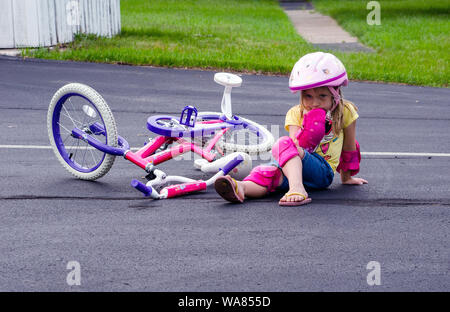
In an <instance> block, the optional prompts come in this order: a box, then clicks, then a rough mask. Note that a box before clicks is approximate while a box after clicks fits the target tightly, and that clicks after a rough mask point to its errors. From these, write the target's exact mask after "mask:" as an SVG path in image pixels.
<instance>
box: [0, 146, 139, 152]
mask: <svg viewBox="0 0 450 312" xmlns="http://www.w3.org/2000/svg"><path fill="white" fill-rule="evenodd" d="M0 148H5V149H8V148H9V149H52V147H51V146H50V145H0ZM67 148H68V149H75V148H77V146H67ZM78 148H79V149H82V150H84V149H86V146H85V145H84V146H78ZM89 149H95V148H94V147H89ZM139 149H140V148H137V147H132V148H131V150H132V151H137V150H139Z"/></svg>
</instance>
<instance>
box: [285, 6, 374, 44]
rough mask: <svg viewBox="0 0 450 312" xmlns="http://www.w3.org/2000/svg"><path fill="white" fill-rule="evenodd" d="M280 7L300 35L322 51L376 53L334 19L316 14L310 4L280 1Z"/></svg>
mask: <svg viewBox="0 0 450 312" xmlns="http://www.w3.org/2000/svg"><path fill="white" fill-rule="evenodd" d="M280 6H281V7H282V8H283V9H284V11H285V12H286V15H287V16H289V18H290V19H291V21H292V23H293V24H294V27H295V29H296V30H297V32H298V33H299V35H300V36H302V37H303V38H304V39H305V40H306V41H308V42H309V43H311V44H312V45H314V46H316V47H318V48H320V49H325V50H338V51H344V52H374V50H373V49H371V48H369V47H366V46H364V45H363V44H361V43H360V42H358V38H356V37H353V36H352V35H350V34H349V33H348V32H346V31H345V30H344V29H342V28H341V27H340V26H339V25H338V24H337V23H336V21H335V20H334V19H332V18H331V17H329V16H326V15H322V14H320V13H318V12H316V11H315V10H314V7H313V6H312V4H311V3H310V2H307V1H286V0H284V1H283V0H280Z"/></svg>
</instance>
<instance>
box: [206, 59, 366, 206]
mask: <svg viewBox="0 0 450 312" xmlns="http://www.w3.org/2000/svg"><path fill="white" fill-rule="evenodd" d="M347 84H348V78H347V72H346V71H345V67H344V65H343V64H342V63H341V61H340V60H339V59H338V58H337V57H335V56H334V55H332V54H329V53H323V52H315V53H310V54H307V55H305V56H303V57H302V58H300V60H298V62H297V63H296V64H295V65H294V68H293V69H292V72H291V76H290V79H289V88H290V89H291V91H292V92H297V91H301V96H300V105H296V106H294V107H292V108H291V109H290V110H289V111H288V113H287V115H286V122H285V128H286V130H287V131H289V136H284V137H281V138H280V139H279V140H278V141H277V142H276V143H275V144H274V145H273V147H272V155H273V157H274V161H273V162H272V163H270V164H267V165H260V166H257V167H255V168H253V170H252V171H251V172H250V174H249V175H248V176H247V177H246V178H245V179H244V180H243V181H236V180H235V179H233V178H231V177H230V176H224V177H221V178H218V179H217V180H216V182H215V184H214V187H215V189H216V191H217V193H218V194H219V195H220V196H222V197H223V198H224V199H226V200H228V201H230V202H233V203H242V202H243V201H244V199H245V198H246V197H252V198H259V197H263V196H264V195H266V194H268V193H270V192H274V191H279V190H280V191H287V193H286V194H285V195H284V196H283V197H282V198H281V199H280V201H279V204H280V205H281V206H298V205H304V204H307V203H309V202H311V198H309V197H308V192H307V191H306V189H305V187H306V188H309V189H323V188H327V187H328V186H329V185H330V184H331V183H332V182H333V178H334V173H335V172H336V171H337V172H339V173H340V176H341V181H342V183H343V184H356V185H358V184H366V183H368V182H367V181H366V180H364V179H361V178H357V177H354V175H356V174H357V173H358V172H359V163H360V161H361V154H360V148H359V144H358V142H357V141H356V119H357V118H358V113H357V112H356V110H357V108H356V106H354V104H353V103H351V102H349V101H346V100H344V99H343V98H342V92H341V89H340V87H341V86H346V85H347Z"/></svg>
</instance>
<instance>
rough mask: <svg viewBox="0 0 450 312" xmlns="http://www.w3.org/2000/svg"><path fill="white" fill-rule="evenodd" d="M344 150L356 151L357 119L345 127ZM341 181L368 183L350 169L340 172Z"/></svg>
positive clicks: (346, 182)
mask: <svg viewBox="0 0 450 312" xmlns="http://www.w3.org/2000/svg"><path fill="white" fill-rule="evenodd" d="M342 150H343V151H356V121H354V122H352V123H351V124H350V125H349V126H348V127H347V128H345V129H344V144H343V146H342ZM339 173H340V175H341V181H342V183H343V184H367V183H368V182H367V181H366V180H364V179H361V178H356V177H352V176H351V173H350V171H343V170H341V171H340V172H339Z"/></svg>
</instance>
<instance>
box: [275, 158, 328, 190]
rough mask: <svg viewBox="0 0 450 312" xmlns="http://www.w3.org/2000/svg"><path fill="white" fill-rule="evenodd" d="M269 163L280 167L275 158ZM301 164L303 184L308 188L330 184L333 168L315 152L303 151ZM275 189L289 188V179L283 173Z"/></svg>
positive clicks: (321, 187)
mask: <svg viewBox="0 0 450 312" xmlns="http://www.w3.org/2000/svg"><path fill="white" fill-rule="evenodd" d="M270 165H273V166H277V167H278V168H280V169H281V167H280V165H279V164H278V162H277V161H276V160H274V161H272V162H271V163H270ZM302 165H303V171H302V175H303V185H304V186H305V188H309V189H324V188H327V187H328V186H330V185H331V183H332V182H333V178H334V172H333V169H331V166H330V165H329V164H328V162H327V161H326V160H325V159H324V158H323V157H322V156H320V155H319V154H317V153H312V154H311V153H309V152H307V151H305V157H303V159H302ZM277 190H280V191H287V190H289V181H288V179H287V178H286V176H284V174H283V183H281V185H280V186H279V187H277Z"/></svg>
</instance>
